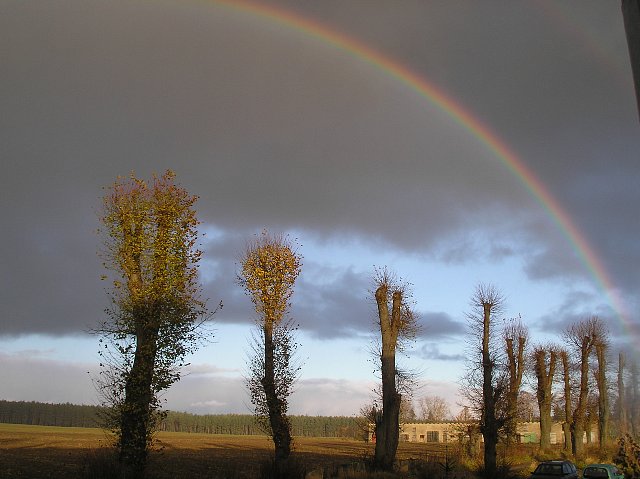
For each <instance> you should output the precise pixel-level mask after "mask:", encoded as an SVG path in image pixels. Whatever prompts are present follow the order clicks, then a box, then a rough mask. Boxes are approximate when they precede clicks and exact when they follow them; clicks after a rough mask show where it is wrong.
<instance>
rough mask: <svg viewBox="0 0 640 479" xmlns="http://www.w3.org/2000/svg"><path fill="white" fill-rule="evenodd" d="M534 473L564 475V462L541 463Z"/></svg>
mask: <svg viewBox="0 0 640 479" xmlns="http://www.w3.org/2000/svg"><path fill="white" fill-rule="evenodd" d="M534 474H552V475H554V476H561V475H562V464H540V465H539V466H538V467H537V468H536V471H535V472H534Z"/></svg>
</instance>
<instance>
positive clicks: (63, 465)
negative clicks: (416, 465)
mask: <svg viewBox="0 0 640 479" xmlns="http://www.w3.org/2000/svg"><path fill="white" fill-rule="evenodd" d="M109 441H110V439H109V437H108V436H107V435H106V434H105V433H104V432H103V431H102V430H100V429H89V428H66V427H45V426H26V425H13V424H0V479H13V478H35V477H37V478H50V479H62V478H65V479H66V478H74V477H79V478H85V477H98V476H97V474H98V472H99V471H105V470H108V469H109V467H110V465H111V464H112V463H113V461H114V459H113V458H114V454H113V450H111V449H110V448H109V447H108V446H109ZM373 447H374V446H373V445H372V444H366V443H364V442H359V441H354V440H347V439H339V438H335V439H333V438H304V437H298V438H295V439H294V456H295V458H296V460H297V461H299V463H301V464H303V465H304V467H305V468H306V469H307V470H310V469H314V468H320V467H327V466H331V465H338V464H345V463H349V462H355V461H362V460H363V459H365V458H367V457H371V456H372V455H373ZM425 447H426V445H425V444H415V443H401V444H400V447H399V449H398V459H408V458H424V457H425V454H426V449H425ZM272 455H273V444H272V442H271V440H270V439H269V438H268V437H265V436H226V435H209V434H188V433H159V434H158V436H157V448H156V450H154V451H153V452H152V453H151V455H150V457H149V466H148V472H149V477H150V478H153V479H168V478H175V477H189V478H218V477H220V478H222V477H224V478H227V479H245V478H247V479H248V478H252V477H256V476H257V475H258V472H259V470H260V466H261V465H262V464H264V463H265V462H266V461H268V460H269V459H270V458H271V457H272ZM97 471H98V472H97ZM102 474H104V477H107V474H106V473H104V472H102Z"/></svg>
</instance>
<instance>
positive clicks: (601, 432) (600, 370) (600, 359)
mask: <svg viewBox="0 0 640 479" xmlns="http://www.w3.org/2000/svg"><path fill="white" fill-rule="evenodd" d="M600 323H601V322H600ZM598 329H599V332H600V334H599V335H598V337H597V339H596V341H595V351H596V359H597V363H598V366H597V370H596V372H595V375H596V384H597V386H598V439H599V445H600V449H601V450H604V449H605V448H606V446H607V444H608V442H609V414H610V410H609V385H608V381H607V356H608V355H609V332H608V331H607V329H606V327H605V326H604V324H602V323H601V324H600V326H599V328H598Z"/></svg>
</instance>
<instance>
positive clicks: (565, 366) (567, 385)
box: [560, 351, 573, 454]
mask: <svg viewBox="0 0 640 479" xmlns="http://www.w3.org/2000/svg"><path fill="white" fill-rule="evenodd" d="M560 358H561V360H562V370H563V379H564V422H563V423H562V432H563V433H564V450H565V452H566V453H569V454H571V453H572V452H573V439H572V435H571V423H572V422H573V414H572V409H571V376H570V374H571V371H570V367H569V356H568V355H567V352H566V351H561V352H560Z"/></svg>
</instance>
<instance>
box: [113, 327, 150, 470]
mask: <svg viewBox="0 0 640 479" xmlns="http://www.w3.org/2000/svg"><path fill="white" fill-rule="evenodd" d="M140 322H143V321H142V320H141V321H140ZM157 341H158V327H157V326H154V327H142V328H140V329H139V331H138V334H137V335H136V343H137V348H136V352H135V357H134V361H133V365H132V367H131V371H130V372H129V375H128V377H127V381H126V384H125V398H124V403H123V405H122V413H121V419H120V462H121V464H122V466H123V471H122V472H123V474H122V475H123V478H125V477H126V478H138V477H142V475H143V471H144V466H145V463H146V460H147V446H148V444H149V440H150V434H151V431H152V425H153V417H152V415H153V409H152V406H151V405H152V403H153V399H154V391H153V387H152V384H153V373H154V364H155V358H156V352H157Z"/></svg>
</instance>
